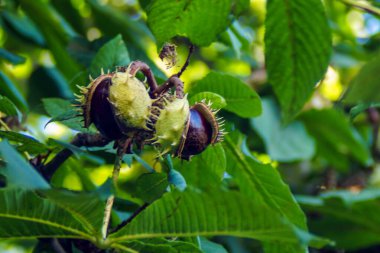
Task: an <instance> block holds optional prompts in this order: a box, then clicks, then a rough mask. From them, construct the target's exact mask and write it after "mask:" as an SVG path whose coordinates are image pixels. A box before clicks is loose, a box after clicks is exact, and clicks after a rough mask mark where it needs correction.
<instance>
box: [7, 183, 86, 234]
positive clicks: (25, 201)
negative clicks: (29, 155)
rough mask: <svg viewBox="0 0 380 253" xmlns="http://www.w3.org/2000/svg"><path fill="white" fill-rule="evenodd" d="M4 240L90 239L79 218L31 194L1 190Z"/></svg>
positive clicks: (19, 190)
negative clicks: (45, 238) (37, 238)
mask: <svg viewBox="0 0 380 253" xmlns="http://www.w3.org/2000/svg"><path fill="white" fill-rule="evenodd" d="M0 202H1V203H2V204H1V205H0V223H1V226H0V238H3V239H5V238H7V239H10V238H12V239H17V238H20V239H26V238H36V237H42V238H44V237H56V238H78V239H89V240H91V239H92V237H91V236H90V235H89V234H88V233H87V230H86V229H85V228H84V226H83V225H82V224H81V223H80V222H79V221H78V220H77V217H76V216H75V215H73V214H72V213H70V212H69V211H67V210H65V209H64V208H62V207H60V206H58V205H56V204H54V203H52V202H50V201H49V200H47V199H44V198H42V197H41V196H39V195H37V194H36V193H34V192H31V191H25V190H21V189H8V188H3V189H0Z"/></svg>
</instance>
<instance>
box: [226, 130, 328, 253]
mask: <svg viewBox="0 0 380 253" xmlns="http://www.w3.org/2000/svg"><path fill="white" fill-rule="evenodd" d="M224 143H225V150H226V153H227V161H228V164H227V172H228V173H229V174H230V175H231V176H232V177H233V178H234V179H235V180H236V181H237V184H238V186H239V188H240V191H241V193H242V194H244V195H246V196H247V197H249V198H250V199H251V200H253V201H256V202H261V201H263V202H265V203H266V205H267V206H268V207H269V208H270V210H271V211H273V212H275V213H277V214H278V215H280V216H281V217H282V219H283V220H284V221H286V223H287V224H288V225H291V226H292V227H293V229H294V231H296V233H297V235H298V237H299V239H300V240H301V239H307V240H302V245H303V246H301V245H300V244H295V243H292V242H290V241H287V242H286V245H287V247H289V248H291V249H292V250H293V251H292V252H305V250H306V245H309V244H313V245H318V246H320V244H326V241H325V240H323V239H322V240H321V239H319V238H316V237H314V236H312V235H310V234H308V233H307V232H306V231H307V226H306V218H305V215H304V213H303V212H302V210H301V208H300V207H299V205H298V204H297V202H296V201H295V199H294V197H293V195H292V193H291V191H290V189H289V187H288V186H287V185H286V184H285V183H284V182H283V181H282V179H281V177H280V175H279V173H278V172H277V171H276V170H275V169H274V168H273V167H272V166H270V165H269V164H260V163H258V162H256V161H255V160H254V159H253V158H252V157H249V156H245V155H244V154H243V152H242V151H241V150H240V148H239V146H238V145H236V144H235V143H234V142H233V141H232V139H231V136H230V135H229V136H226V141H225V142H224ZM298 231H302V232H303V234H302V237H300V236H299V232H298ZM304 234H306V235H308V236H307V237H306V236H305V235H304ZM277 243H278V242H277ZM284 243H285V242H284Z"/></svg>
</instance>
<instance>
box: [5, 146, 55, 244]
mask: <svg viewBox="0 0 380 253" xmlns="http://www.w3.org/2000/svg"><path fill="white" fill-rule="evenodd" d="M0 155H1V157H2V159H3V160H4V161H5V166H4V167H2V168H1V167H0V174H2V175H4V176H5V177H6V182H7V186H8V187H19V188H23V189H47V188H49V187H50V186H49V184H48V183H47V182H46V181H45V180H44V179H43V178H42V177H41V176H40V175H39V174H38V173H37V171H36V170H35V169H34V168H33V167H32V166H31V165H30V164H29V163H28V162H27V161H26V160H25V159H24V158H23V157H21V155H19V154H18V153H17V152H16V150H15V149H14V148H13V147H12V146H11V145H9V143H8V142H6V141H2V142H0ZM3 197H4V198H5V196H3ZM13 201H14V200H13ZM2 203H3V205H0V206H1V207H3V206H4V201H2ZM13 204H14V205H16V204H17V202H14V203H13ZM21 204H22V203H21ZM1 207H0V208H1ZM5 208H6V207H5ZM1 227H3V225H2V226H1ZM0 237H1V236H0Z"/></svg>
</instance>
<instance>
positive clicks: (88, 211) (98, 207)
mask: <svg viewBox="0 0 380 253" xmlns="http://www.w3.org/2000/svg"><path fill="white" fill-rule="evenodd" d="M41 194H42V195H43V196H46V197H47V198H48V199H49V200H50V201H51V202H52V203H54V204H56V205H57V206H59V207H61V208H64V209H65V210H67V211H69V212H70V213H71V214H72V216H73V217H74V218H75V219H76V220H77V221H79V222H80V223H81V224H82V225H83V227H85V228H86V230H87V231H88V232H89V233H91V234H92V235H97V236H99V237H100V236H101V228H102V224H103V214H104V207H105V201H103V200H102V199H101V196H100V195H99V194H100V193H94V192H91V193H84V192H81V193H74V192H69V191H63V190H57V189H51V190H44V191H42V192H41Z"/></svg>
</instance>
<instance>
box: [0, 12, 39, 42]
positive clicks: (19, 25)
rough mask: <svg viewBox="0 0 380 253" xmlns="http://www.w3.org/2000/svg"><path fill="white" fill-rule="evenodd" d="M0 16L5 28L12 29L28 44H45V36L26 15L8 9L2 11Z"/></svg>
mask: <svg viewBox="0 0 380 253" xmlns="http://www.w3.org/2000/svg"><path fill="white" fill-rule="evenodd" d="M1 16H2V18H3V21H4V26H5V27H6V28H7V30H10V31H12V32H13V33H15V34H16V35H17V36H18V37H20V38H21V39H23V40H25V41H27V42H28V43H30V44H35V45H37V46H40V47H45V46H46V41H45V38H44V37H43V36H42V34H41V32H40V31H39V30H38V28H36V26H35V24H34V23H33V21H32V20H30V19H29V18H28V17H26V16H18V15H16V14H14V13H12V12H10V11H3V12H2V13H1Z"/></svg>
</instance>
